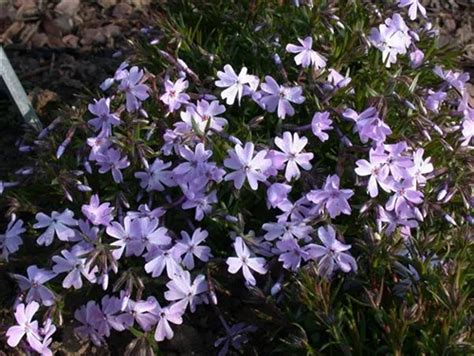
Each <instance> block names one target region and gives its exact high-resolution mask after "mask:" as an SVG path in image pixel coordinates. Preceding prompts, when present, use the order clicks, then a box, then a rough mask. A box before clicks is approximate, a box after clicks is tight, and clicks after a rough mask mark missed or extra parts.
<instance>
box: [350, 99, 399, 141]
mask: <svg viewBox="0 0 474 356" xmlns="http://www.w3.org/2000/svg"><path fill="white" fill-rule="evenodd" d="M342 115H343V116H344V117H345V118H346V119H350V120H353V121H354V122H355V123H356V126H355V127H354V131H355V132H358V133H359V137H360V140H361V141H362V143H366V142H367V141H368V140H369V138H370V139H372V140H373V141H375V142H384V141H385V139H386V137H387V135H390V134H391V133H392V130H391V129H390V127H389V126H388V125H387V124H386V123H385V122H383V120H382V119H381V118H380V117H379V116H378V113H377V109H375V108H373V107H369V108H368V109H366V110H364V111H363V112H361V113H360V114H358V113H357V112H356V111H354V110H352V109H347V110H345V111H344V112H343V113H342Z"/></svg>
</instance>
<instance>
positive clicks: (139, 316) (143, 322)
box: [122, 297, 158, 331]
mask: <svg viewBox="0 0 474 356" xmlns="http://www.w3.org/2000/svg"><path fill="white" fill-rule="evenodd" d="M157 304H158V302H157V301H156V299H155V297H148V299H147V300H139V301H136V302H135V301H133V300H129V301H128V303H127V305H126V306H125V308H122V309H126V311H127V312H128V314H129V315H131V316H132V317H133V318H134V319H135V320H136V321H137V323H138V325H140V327H141V328H142V329H143V330H144V331H149V330H151V329H152V328H153V327H154V326H155V325H156V323H157V322H158V318H157V317H156V315H155V314H153V311H154V310H155V309H156V307H157ZM129 325H130V326H132V325H133V320H132V321H131V322H129Z"/></svg>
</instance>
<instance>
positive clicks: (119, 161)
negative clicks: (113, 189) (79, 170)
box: [96, 148, 130, 183]
mask: <svg viewBox="0 0 474 356" xmlns="http://www.w3.org/2000/svg"><path fill="white" fill-rule="evenodd" d="M96 161H97V164H98V165H100V168H99V173H107V172H108V171H111V172H112V177H113V178H114V182H115V183H121V182H122V181H123V175H122V172H121V169H125V168H127V167H128V166H130V162H129V161H128V158H127V156H123V157H122V152H121V151H120V150H118V149H115V148H109V149H108V150H107V151H106V152H105V153H103V154H99V155H97V157H96Z"/></svg>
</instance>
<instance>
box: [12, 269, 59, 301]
mask: <svg viewBox="0 0 474 356" xmlns="http://www.w3.org/2000/svg"><path fill="white" fill-rule="evenodd" d="M26 273H27V275H28V277H24V276H22V275H20V274H12V277H13V278H15V279H16V280H17V282H18V285H19V287H20V290H21V291H22V292H25V291H28V293H27V294H26V297H25V302H26V303H30V302H32V301H35V302H38V303H41V304H43V305H45V306H47V307H49V306H51V305H53V304H54V299H55V298H54V294H53V292H51V290H49V289H48V288H46V287H45V286H44V285H43V284H44V283H46V282H48V281H49V280H51V279H53V278H54V277H56V273H54V272H52V271H48V270H46V269H43V268H38V267H37V266H36V265H33V266H29V267H28V269H27V270H26Z"/></svg>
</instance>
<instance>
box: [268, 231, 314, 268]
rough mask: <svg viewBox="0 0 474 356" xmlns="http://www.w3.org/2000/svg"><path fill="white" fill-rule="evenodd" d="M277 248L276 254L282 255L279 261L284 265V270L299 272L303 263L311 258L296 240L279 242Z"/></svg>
mask: <svg viewBox="0 0 474 356" xmlns="http://www.w3.org/2000/svg"><path fill="white" fill-rule="evenodd" d="M276 247H277V248H276V252H277V253H278V254H279V255H280V256H279V257H278V261H280V262H282V263H283V268H286V269H288V270H290V271H297V270H298V269H299V268H300V266H301V262H302V261H303V260H306V259H308V257H309V254H308V252H307V251H305V250H304V249H303V248H301V246H300V245H299V244H298V241H297V240H296V239H286V240H281V241H278V242H277V243H276Z"/></svg>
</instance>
